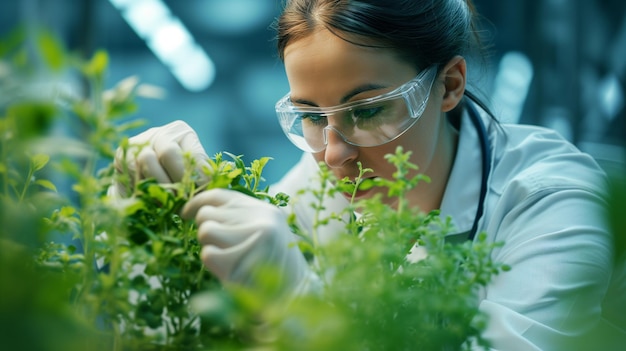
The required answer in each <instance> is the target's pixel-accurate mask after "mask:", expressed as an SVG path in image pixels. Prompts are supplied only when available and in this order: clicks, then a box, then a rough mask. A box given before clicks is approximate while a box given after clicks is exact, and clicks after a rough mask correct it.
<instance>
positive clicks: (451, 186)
mask: <svg viewBox="0 0 626 351" xmlns="http://www.w3.org/2000/svg"><path fill="white" fill-rule="evenodd" d="M470 103H471V102H470ZM477 110H479V114H480V118H481V119H482V120H483V123H485V125H487V124H488V122H489V121H485V118H484V116H482V112H483V111H481V110H480V109H479V108H478V107H477ZM480 137H481V136H480V135H479V132H478V130H477V129H476V128H475V127H474V124H473V123H472V121H471V120H470V116H469V113H468V111H467V110H464V112H463V115H462V117H461V128H460V131H459V142H458V146H457V151H456V156H455V158H454V164H453V166H452V172H450V177H449V178H448V183H447V185H446V190H445V192H444V194H443V199H442V201H441V207H440V217H441V218H442V219H445V218H446V217H448V216H449V217H450V218H451V221H452V222H451V223H452V224H453V226H454V227H453V228H454V232H453V233H451V234H449V235H448V239H451V240H450V241H463V240H466V239H467V238H468V237H469V234H470V231H471V229H472V225H473V224H474V219H475V217H476V210H477V208H478V203H479V200H480V189H481V176H482V154H481V148H480ZM484 137H487V136H484ZM488 142H489V141H488ZM489 157H491V155H489Z"/></svg>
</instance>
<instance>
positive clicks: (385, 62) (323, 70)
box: [284, 29, 417, 95]
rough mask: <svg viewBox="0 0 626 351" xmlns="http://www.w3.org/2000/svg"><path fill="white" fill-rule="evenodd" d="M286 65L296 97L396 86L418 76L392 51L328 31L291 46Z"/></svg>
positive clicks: (414, 70)
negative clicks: (373, 85)
mask: <svg viewBox="0 0 626 351" xmlns="http://www.w3.org/2000/svg"><path fill="white" fill-rule="evenodd" d="M284 62H285V70H286V73H287V78H288V80H289V85H290V89H291V91H292V94H294V95H312V94H319V92H320V91H324V92H327V93H328V94H341V93H342V92H343V91H344V90H346V89H350V88H351V87H353V86H358V85H362V84H371V83H375V84H379V85H387V86H394V85H399V84H402V83H404V82H406V81H407V80H409V79H411V78H413V76H414V75H415V74H416V73H417V71H416V69H415V68H414V67H412V66H411V65H409V64H407V63H406V62H404V61H402V60H400V59H399V58H398V57H397V55H396V54H395V52H394V51H392V50H390V49H383V48H373V47H365V46H361V45H356V44H352V43H350V42H348V41H346V40H344V39H342V38H339V37H338V36H336V35H334V34H333V33H331V32H330V31H328V30H326V29H322V30H317V31H315V32H314V33H312V34H310V35H308V36H306V37H304V38H301V39H298V40H296V41H293V42H291V43H289V44H288V45H287V46H286V47H285V54H284Z"/></svg>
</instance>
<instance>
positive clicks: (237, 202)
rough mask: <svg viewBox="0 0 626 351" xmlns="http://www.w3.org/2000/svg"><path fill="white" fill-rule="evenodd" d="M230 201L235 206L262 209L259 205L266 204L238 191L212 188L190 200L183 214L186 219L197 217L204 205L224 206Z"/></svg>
mask: <svg viewBox="0 0 626 351" xmlns="http://www.w3.org/2000/svg"><path fill="white" fill-rule="evenodd" d="M228 203H231V204H233V206H237V207H238V208H243V207H254V208H257V209H260V208H262V207H259V206H264V205H266V204H265V203H264V202H262V201H260V200H257V199H255V198H253V197H250V196H248V195H245V194H242V193H240V192H238V191H234V190H227V189H211V190H207V191H203V192H201V193H200V194H198V195H196V196H194V197H193V198H192V199H191V200H189V201H188V202H187V203H186V204H185V206H184V207H183V210H182V212H181V215H182V217H183V218H185V219H191V218H196V217H197V214H198V211H199V210H200V208H201V207H202V206H213V207H222V206H224V205H226V204H228Z"/></svg>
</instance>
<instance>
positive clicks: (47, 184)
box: [35, 179, 57, 192]
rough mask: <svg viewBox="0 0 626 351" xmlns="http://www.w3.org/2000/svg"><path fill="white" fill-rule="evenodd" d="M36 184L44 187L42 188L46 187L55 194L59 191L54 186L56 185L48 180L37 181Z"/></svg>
mask: <svg viewBox="0 0 626 351" xmlns="http://www.w3.org/2000/svg"><path fill="white" fill-rule="evenodd" d="M35 184H38V185H40V186H42V187H44V188H46V189H49V190H52V191H54V192H56V191H57V187H56V186H54V184H53V183H52V182H51V181H49V180H46V179H37V180H36V181H35Z"/></svg>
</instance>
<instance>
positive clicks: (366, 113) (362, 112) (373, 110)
mask: <svg viewBox="0 0 626 351" xmlns="http://www.w3.org/2000/svg"><path fill="white" fill-rule="evenodd" d="M383 110H384V108H383V106H374V107H368V108H357V109H354V110H353V111H352V117H353V118H354V119H370V118H373V117H376V116H377V115H379V114H380V113H381V112H382V111H383Z"/></svg>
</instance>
